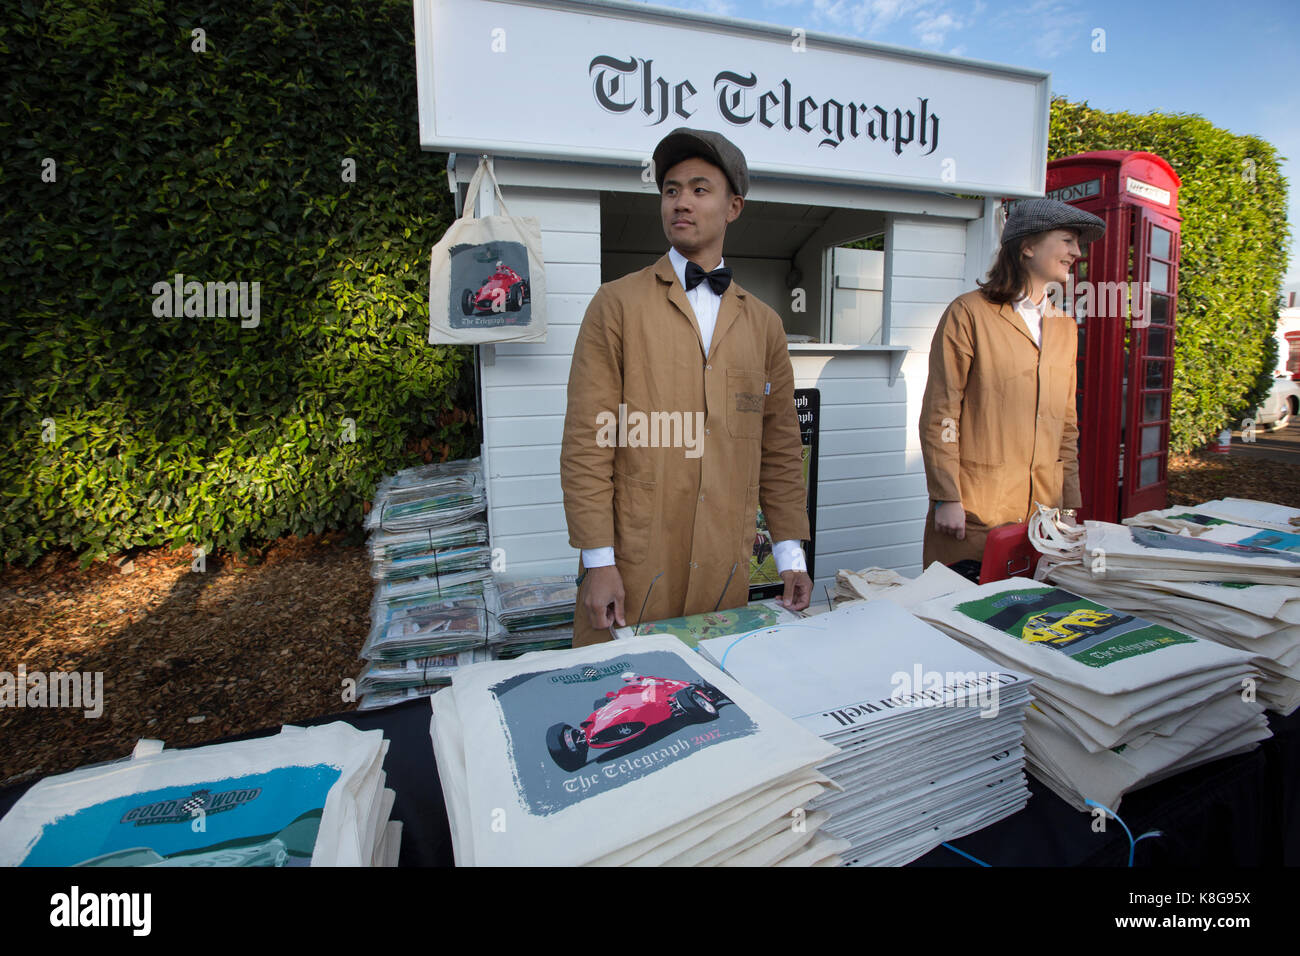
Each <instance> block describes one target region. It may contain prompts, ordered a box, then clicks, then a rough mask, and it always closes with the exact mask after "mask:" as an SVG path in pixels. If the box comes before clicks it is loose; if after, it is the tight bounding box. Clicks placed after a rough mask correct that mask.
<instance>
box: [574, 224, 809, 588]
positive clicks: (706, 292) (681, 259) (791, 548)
mask: <svg viewBox="0 0 1300 956" xmlns="http://www.w3.org/2000/svg"><path fill="white" fill-rule="evenodd" d="M668 261H669V262H670V263H672V267H673V272H674V273H676V275H677V281H678V282H679V283H681V287H682V291H683V292H685V293H686V301H687V302H689V303H690V304H691V311H692V312H694V313H695V321H696V322H698V323H699V325H700V340H701V341H702V342H703V343H704V354H705V355H708V354H709V346H710V345H711V344H712V343H713V329H714V328H715V327H716V326H717V324H718V307H719V306H721V305H722V296H720V295H718V294H717V293H716V292H714V291H713V287H712V286H711V285H709V282H708V280H707V279H706V280H705V281H703V282H701V283H700V284H699V285H697V286H696V287H695V288H694V289H690V290H687V288H686V262H687V259H686V257H685V256H684V255H682V254H681V253H680V252H678V251H677V249H676V248H671V249H669V250H668ZM697 264H698V263H697ZM724 265H726V260H725V259H723V260H721V261H720V262H719V263H718V265H717V266H715V267H714V268H720V267H722V266H724ZM701 268H703V267H702V266H701ZM772 561H773V562H774V563H775V564H776V570H777V572H778V573H781V572H784V571H807V570H808V560H807V558H806V557H805V555H804V553H803V546H802V545H801V544H800V543H799V542H798V541H796V540H793V539H792V540H789V541H774V542H773V543H772ZM613 563H614V549H613V548H589V549H585V550H583V552H582V566H583V567H584V568H603V567H607V566H608V565H611V564H613Z"/></svg>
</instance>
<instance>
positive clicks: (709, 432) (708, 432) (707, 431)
mask: <svg viewBox="0 0 1300 956" xmlns="http://www.w3.org/2000/svg"><path fill="white" fill-rule="evenodd" d="M704 434H706V435H712V434H713V432H711V431H709V430H708V429H707V428H706V429H704Z"/></svg>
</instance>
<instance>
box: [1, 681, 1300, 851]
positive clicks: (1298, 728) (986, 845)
mask: <svg viewBox="0 0 1300 956" xmlns="http://www.w3.org/2000/svg"><path fill="white" fill-rule="evenodd" d="M429 717H430V711H429V702H428V700H414V701H409V702H407V703H404V704H398V705H397V706H395V707H389V708H386V709H384V710H377V711H368V712H359V711H354V712H350V713H346V714H337V715H331V716H325V717H319V718H316V719H314V720H309V721H301V723H302V724H323V723H328V722H330V721H332V720H343V721H346V722H347V723H349V724H352V725H353V726H354V727H356V728H358V729H359V730H375V729H379V730H382V731H383V732H384V734H385V736H386V737H387V738H388V739H389V741H390V742H391V743H390V747H389V750H388V756H387V757H386V758H385V760H384V769H385V770H386V771H387V772H388V786H389V787H391V788H392V789H393V790H395V791H396V793H397V800H396V802H395V803H394V804H393V812H392V816H393V819H395V820H401V821H402V823H403V828H402V852H401V858H400V861H399V862H400V864H401V865H402V866H449V865H451V864H452V862H453V859H452V852H451V831H450V829H449V827H448V824H447V810H446V807H445V806H444V804H443V799H442V786H441V784H440V783H439V781H438V770H437V767H436V766H435V765H434V760H433V745H432V743H431V741H430V738H429ZM1269 723H1270V726H1271V727H1272V729H1273V737H1272V738H1270V739H1269V740H1266V741H1264V743H1263V744H1261V745H1260V746H1259V747H1258V748H1257V749H1255V750H1253V751H1251V752H1250V753H1247V754H1242V755H1239V756H1236V757H1228V758H1225V759H1223V760H1216V761H1214V762H1213V763H1210V764H1206V765H1205V766H1203V767H1197V768H1194V769H1192V770H1189V771H1187V772H1186V773H1183V774H1179V775H1178V776H1176V777H1171V778H1169V779H1168V780H1163V781H1161V782H1159V783H1156V784H1153V785H1152V786H1150V787H1146V788H1144V789H1142V790H1139V791H1136V792H1134V793H1130V794H1128V795H1127V796H1125V797H1124V801H1123V803H1122V804H1121V805H1120V807H1119V815H1120V817H1121V819H1122V820H1123V822H1124V823H1125V824H1126V825H1127V826H1128V827H1129V830H1130V831H1131V832H1132V834H1133V836H1134V837H1138V836H1140V835H1141V834H1143V833H1145V832H1146V831H1148V830H1160V831H1161V832H1162V833H1163V836H1160V837H1157V838H1154V839H1148V840H1143V841H1141V842H1140V843H1138V844H1137V848H1136V851H1135V854H1134V862H1135V864H1136V865H1138V866H1189V865H1190V866H1198V865H1219V866H1222V865H1228V866H1270V865H1283V864H1285V865H1287V866H1297V865H1300V711H1297V712H1296V713H1295V714H1293V715H1292V716H1291V717H1279V716H1277V715H1270V720H1269ZM278 731H279V728H278V727H276V728H272V729H269V730H265V731H261V732H257V733H249V734H243V735H241V736H238V737H227V738H223V739H222V741H213V743H218V742H225V741H230V740H245V739H248V738H251V737H261V736H266V735H268V734H273V733H277V732H278ZM30 786H31V785H30V784H25V785H21V786H17V787H11V788H9V789H7V790H3V791H0V816H3V815H4V814H5V813H7V812H8V810H9V808H10V807H12V806H13V804H14V802H15V801H16V800H17V799H18V798H19V797H20V796H22V794H23V793H25V792H26V791H27V789H28V788H29V787H30ZM1029 788H1030V791H1031V793H1032V794H1033V795H1032V796H1031V797H1030V800H1029V804H1028V806H1026V807H1025V809H1023V810H1021V811H1020V812H1019V813H1017V814H1015V815H1014V816H1011V817H1008V818H1007V819H1005V820H1002V821H1000V822H998V823H995V824H993V825H992V826H989V827H986V828H984V829H983V830H981V831H980V832H978V833H973V834H971V835H970V836H966V837H963V838H961V839H960V840H956V841H954V842H953V846H955V847H957V848H958V849H960V850H962V851H963V852H964V853H966V854H968V855H969V856H972V857H975V858H976V859H978V860H980V861H982V862H984V863H987V864H989V865H991V866H1124V865H1126V864H1127V863H1128V858H1129V841H1128V838H1127V837H1126V836H1125V834H1124V829H1123V827H1121V826H1120V825H1119V824H1118V823H1117V822H1115V821H1114V820H1108V821H1107V822H1106V829H1105V832H1102V833H1098V832H1094V830H1093V817H1092V816H1090V815H1088V814H1085V813H1080V812H1079V811H1078V810H1075V809H1073V808H1071V807H1070V806H1069V805H1068V804H1066V803H1065V802H1064V801H1062V800H1061V799H1059V798H1058V797H1057V796H1056V795H1055V794H1054V793H1052V792H1051V791H1050V790H1048V789H1047V788H1046V787H1044V786H1043V785H1042V784H1040V783H1039V782H1038V781H1037V780H1034V779H1033V778H1032V777H1031V778H1030V781H1029ZM539 862H541V861H539ZM976 865H977V864H976V863H974V862H972V861H970V860H969V859H967V858H966V857H964V856H962V855H960V854H958V853H955V852H953V851H952V850H950V849H948V848H947V847H939V848H937V849H935V850H933V851H931V852H930V853H928V854H926V855H925V856H924V857H922V858H921V859H919V860H917V861H916V862H915V863H914V864H913V866H976Z"/></svg>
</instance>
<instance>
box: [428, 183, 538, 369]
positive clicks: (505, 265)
mask: <svg viewBox="0 0 1300 956" xmlns="http://www.w3.org/2000/svg"><path fill="white" fill-rule="evenodd" d="M485 175H486V176H487V177H488V178H489V179H491V180H492V187H493V189H495V190H496V197H497V207H498V208H499V209H500V211H501V213H502V214H501V215H499V216H482V217H479V216H478V215H477V212H478V196H479V186H480V184H481V183H482V181H483V177H484V176H485ZM545 341H546V273H545V270H544V260H543V259H542V231H541V227H540V226H539V225H538V222H537V220H536V219H532V218H527V219H525V218H517V217H515V216H511V215H510V214H509V212H508V211H507V209H506V204H505V200H504V199H503V198H502V196H501V187H500V186H498V185H497V181H496V177H495V176H493V175H492V171H491V170H490V169H489V168H488V164H487V160H486V158H485V159H480V160H479V164H478V169H476V170H475V171H474V178H473V179H471V180H470V183H469V193H468V194H467V195H466V197H465V213H464V215H463V216H461V217H460V218H459V219H457V220H456V221H455V222H453V223H452V224H451V226H450V227H449V228H448V229H447V232H446V234H445V235H444V236H443V237H442V239H441V240H440V241H439V242H438V244H437V245H436V246H434V247H433V252H432V253H431V254H430V256H429V342H430V344H432V345H474V344H477V343H496V342H545Z"/></svg>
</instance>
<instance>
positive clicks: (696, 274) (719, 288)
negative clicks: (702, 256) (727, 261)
mask: <svg viewBox="0 0 1300 956" xmlns="http://www.w3.org/2000/svg"><path fill="white" fill-rule="evenodd" d="M705 279H708V280H709V288H710V289H712V290H713V292H714V294H715V295H722V293H724V292H726V291H727V286H729V285H731V270H730V269H728V268H727V267H726V266H719V267H718V268H717V269H714V270H713V271H712V272H705V271H704V270H703V269H701V268H700V267H699V266H697V265H696V264H695V263H694V262H691V261H689V260H688V261H687V263H686V291H687V292H690V291H691V290H692V289H694V288H695V287H696V286H697V285H699V284H700V283H701V282H703V281H704V280H705Z"/></svg>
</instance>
